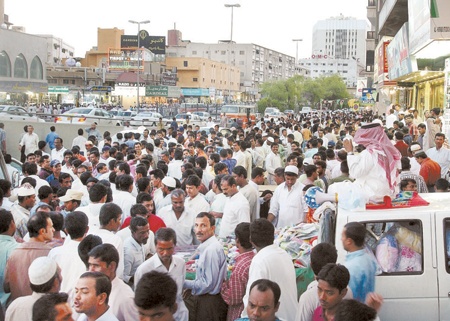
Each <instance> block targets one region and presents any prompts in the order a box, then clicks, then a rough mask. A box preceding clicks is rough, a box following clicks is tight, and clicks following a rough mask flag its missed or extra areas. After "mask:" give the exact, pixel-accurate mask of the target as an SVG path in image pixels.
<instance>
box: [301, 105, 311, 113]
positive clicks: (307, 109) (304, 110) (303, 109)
mask: <svg viewBox="0 0 450 321" xmlns="http://www.w3.org/2000/svg"><path fill="white" fill-rule="evenodd" d="M310 112H312V108H311V107H307V106H305V107H303V108H302V111H301V112H300V113H302V114H307V113H310Z"/></svg>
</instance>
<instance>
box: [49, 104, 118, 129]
mask: <svg viewBox="0 0 450 321" xmlns="http://www.w3.org/2000/svg"><path fill="white" fill-rule="evenodd" d="M55 122H56V123H61V124H84V125H90V124H92V123H94V122H96V123H97V124H101V125H111V124H115V125H121V123H120V121H118V120H117V119H115V118H114V117H113V116H112V115H111V114H110V113H108V112H107V111H106V110H104V109H101V108H95V107H79V108H74V109H71V110H69V111H66V112H65V113H64V114H62V115H60V116H58V117H56V119H55Z"/></svg>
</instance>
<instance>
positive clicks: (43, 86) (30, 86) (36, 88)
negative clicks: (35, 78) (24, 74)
mask: <svg viewBox="0 0 450 321" xmlns="http://www.w3.org/2000/svg"><path fill="white" fill-rule="evenodd" d="M0 92H6V93H27V92H32V93H47V92H48V84H47V83H46V82H45V83H42V82H31V81H0Z"/></svg>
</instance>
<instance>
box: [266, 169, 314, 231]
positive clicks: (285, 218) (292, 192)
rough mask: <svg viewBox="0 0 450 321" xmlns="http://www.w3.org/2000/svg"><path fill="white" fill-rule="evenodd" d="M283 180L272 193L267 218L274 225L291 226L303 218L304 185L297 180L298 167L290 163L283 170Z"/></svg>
mask: <svg viewBox="0 0 450 321" xmlns="http://www.w3.org/2000/svg"><path fill="white" fill-rule="evenodd" d="M284 179H285V182H284V183H282V184H280V185H279V186H278V187H277V188H276V189H275V192H274V193H273V196H272V199H271V201H270V209H269V215H268V217H267V220H269V221H270V222H272V223H273V225H274V226H276V227H285V226H292V225H296V224H298V223H301V222H303V221H304V220H305V212H306V211H307V207H306V204H305V202H304V199H303V187H304V185H303V184H302V183H300V182H298V181H297V179H298V168H297V167H295V166H292V165H289V166H286V168H285V170H284Z"/></svg>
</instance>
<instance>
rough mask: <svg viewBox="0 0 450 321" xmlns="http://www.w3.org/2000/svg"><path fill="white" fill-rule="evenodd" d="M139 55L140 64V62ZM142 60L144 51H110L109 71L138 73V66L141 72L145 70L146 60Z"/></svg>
mask: <svg viewBox="0 0 450 321" xmlns="http://www.w3.org/2000/svg"><path fill="white" fill-rule="evenodd" d="M138 55H139V60H140V63H139V62H138ZM142 58H143V55H142V49H141V50H136V49H127V48H120V49H109V52H108V63H109V70H121V71H136V70H138V64H139V70H144V60H143V59H142Z"/></svg>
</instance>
